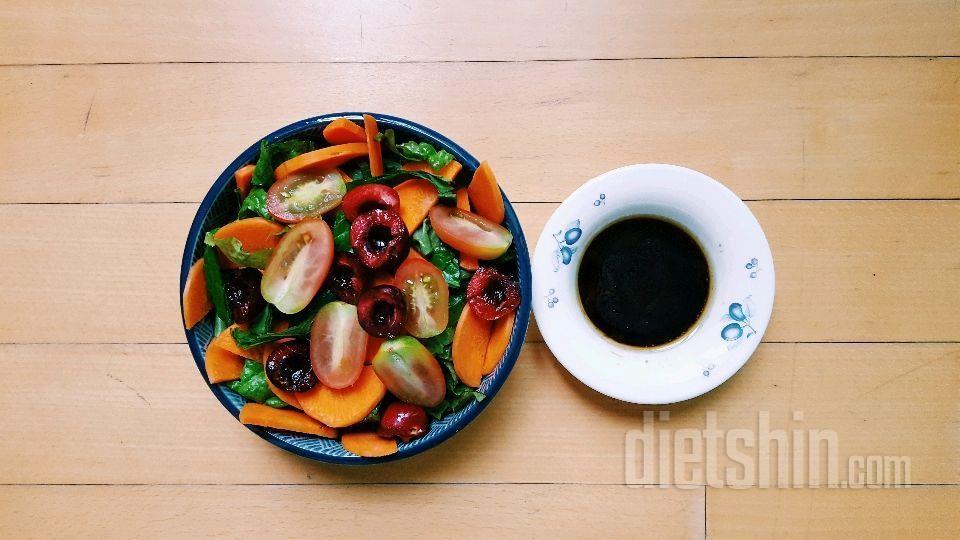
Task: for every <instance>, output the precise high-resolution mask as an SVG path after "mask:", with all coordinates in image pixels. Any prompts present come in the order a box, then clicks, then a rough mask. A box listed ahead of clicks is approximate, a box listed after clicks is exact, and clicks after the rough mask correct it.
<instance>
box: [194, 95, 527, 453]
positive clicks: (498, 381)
mask: <svg viewBox="0 0 960 540" xmlns="http://www.w3.org/2000/svg"><path fill="white" fill-rule="evenodd" d="M361 114H362V113H352V112H348V113H335V114H327V115H323V116H317V117H314V118H308V119H306V120H301V121H299V122H296V123H293V124H290V125H289V126H286V127H284V128H281V129H278V130H277V131H274V132H273V133H271V134H269V135H267V136H266V139H267V141H270V142H274V141H280V140H284V139H288V138H291V137H294V136H298V137H303V138H311V139H315V140H318V141H320V140H322V139H321V132H322V130H323V128H324V127H325V126H326V125H327V124H328V123H329V122H330V121H331V120H333V119H335V118H341V117H346V118H349V119H351V120H354V121H358V122H359V121H361ZM373 116H374V117H375V118H376V119H377V123H378V124H379V126H380V127H381V128H382V129H387V128H393V130H394V131H395V132H396V133H397V135H398V138H399V139H401V140H410V139H415V140H423V141H427V142H429V143H431V144H433V145H434V146H435V147H441V148H445V149H446V150H447V151H449V152H450V153H452V154H453V155H454V159H456V160H457V161H459V162H460V163H462V164H463V168H464V169H465V170H464V171H463V172H462V173H461V174H466V175H471V174H472V172H473V171H474V170H475V169H476V168H477V166H478V165H479V162H478V161H477V159H476V158H475V157H473V156H472V155H470V154H469V153H467V151H466V150H464V149H463V148H461V147H460V146H459V145H458V144H457V143H455V142H453V141H451V140H450V139H448V138H446V137H444V136H443V135H441V134H439V133H437V132H436V131H433V130H432V129H430V128H428V127H425V126H421V125H420V124H416V123H414V122H411V121H409V120H404V119H403V118H398V117H396V116H387V115H384V114H373ZM259 148H260V143H259V141H257V142H256V143H254V144H253V145H251V146H250V148H247V149H246V150H245V151H244V152H243V153H242V154H240V155H239V156H237V158H236V159H234V160H233V162H232V163H230V165H228V166H227V168H226V170H224V171H223V173H221V174H220V177H219V178H217V181H216V182H214V184H213V187H211V188H210V191H209V192H207V195H206V196H205V197H204V198H203V201H202V202H201V203H200V208H199V209H198V210H197V215H196V217H194V219H193V225H192V226H191V227H190V233H189V234H188V235H187V243H186V246H185V247H184V250H183V263H182V265H181V267H180V297H181V298H183V287H184V284H185V283H186V279H187V273H188V272H189V270H190V266H191V265H192V264H193V263H194V262H195V261H196V260H197V259H199V258H200V257H201V256H202V254H203V247H204V246H203V235H204V233H205V232H206V231H208V230H210V229H213V228H215V227H219V226H221V225H224V224H226V223H228V222H230V221H232V220H234V219H236V215H237V210H238V205H239V203H238V201H237V196H236V195H235V193H234V188H235V187H236V186H235V184H234V181H233V172H234V171H235V170H237V169H238V168H239V167H241V166H243V165H245V164H247V163H251V162H253V161H254V160H255V159H256V157H257V154H258V152H259ZM504 200H505V201H506V210H507V212H506V223H505V225H506V226H507V228H508V229H510V232H511V233H513V241H514V242H515V244H516V250H517V264H518V265H519V272H518V276H519V279H520V289H521V292H522V295H523V298H522V301H521V303H520V308H519V310H518V312H517V317H516V323H515V324H514V327H513V333H512V335H511V337H510V345H509V347H508V348H507V353H506V356H505V357H504V359H503V360H502V361H501V362H500V365H499V366H498V367H497V369H496V370H494V372H493V373H491V374H490V375H489V376H487V377H485V378H484V380H483V383H482V384H481V385H480V391H482V392H483V393H484V394H486V396H487V397H486V399H484V400H483V401H481V402H472V403H471V404H470V405H468V406H467V407H466V408H464V409H463V410H461V411H459V412H457V413H455V414H451V415H449V416H447V417H445V418H444V419H443V420H439V421H433V422H432V423H431V425H430V431H429V432H428V433H427V434H426V435H425V436H423V437H421V438H419V439H415V440H413V441H411V442H409V443H400V447H399V450H398V451H397V453H396V454H393V455H390V456H387V457H383V458H363V457H359V456H356V455H354V454H352V453H350V452H347V451H346V450H344V448H343V446H342V445H341V444H340V442H339V441H335V440H330V439H322V438H319V437H313V436H308V435H298V434H295V433H288V432H282V431H276V430H272V429H265V428H261V427H257V426H247V427H248V428H249V429H250V430H251V431H253V432H254V433H256V434H257V435H259V436H260V437H262V438H264V439H266V440H267V441H269V442H270V443H272V444H275V445H277V446H279V447H280V448H283V449H284V450H288V451H290V452H293V453H294V454H297V455H300V456H304V457H308V458H310V459H315V460H317V461H324V462H328V463H343V464H355V465H361V464H370V463H380V462H385V461H393V460H397V459H403V458H406V457H410V456H412V455H414V454H419V453H420V452H423V451H424V450H427V449H429V448H432V447H434V446H436V445H438V444H440V443H441V442H443V441H445V440H447V439H449V438H450V437H452V436H453V435H455V434H456V433H457V432H459V431H460V430H461V429H463V428H464V427H466V426H467V424H469V423H470V422H471V421H473V419H474V418H476V417H477V415H479V414H480V411H482V410H483V409H484V407H486V406H487V405H488V404H489V403H490V402H491V401H493V398H494V397H495V396H496V395H497V391H499V390H500V387H501V386H503V383H504V381H505V380H506V379H507V376H508V375H509V374H510V370H512V369H513V365H514V363H515V362H516V361H517V356H518V355H519V354H520V347H521V346H522V345H523V340H524V337H525V336H526V332H527V324H528V323H529V320H530V302H531V298H530V283H531V277H530V257H529V254H528V252H527V244H526V241H525V240H524V237H523V230H522V229H521V228H520V222H519V221H518V220H517V215H516V214H515V213H514V211H513V207H512V206H511V205H510V202H509V201H507V200H506V197H504ZM181 309H182V306H181ZM185 331H186V335H187V343H188V344H189V345H190V351H191V352H192V353H193V359H194V360H195V361H196V363H197V368H198V369H199V370H200V374H201V376H203V377H204V380H207V379H206V371H205V369H204V350H205V348H206V345H207V343H209V342H210V340H211V339H212V338H213V323H212V322H211V321H210V317H207V318H206V319H204V320H203V321H202V322H200V323H199V324H197V325H196V326H194V327H193V328H192V329H190V330H185ZM207 384H208V385H209V386H210V391H211V392H213V395H215V396H217V399H219V400H220V403H222V404H223V406H224V407H226V408H227V410H228V411H230V414H232V415H233V416H234V417H237V416H238V415H239V414H240V408H241V407H242V406H243V404H244V403H245V400H244V399H243V398H242V397H240V396H239V395H237V394H236V393H234V392H233V391H232V390H230V389H228V388H226V387H224V386H222V385H219V384H210V383H209V380H208V381H207Z"/></svg>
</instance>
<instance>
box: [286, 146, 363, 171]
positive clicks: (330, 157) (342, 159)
mask: <svg viewBox="0 0 960 540" xmlns="http://www.w3.org/2000/svg"><path fill="white" fill-rule="evenodd" d="M365 155H367V143H359V142H356V143H347V144H338V145H336V146H328V147H326V148H321V149H319V150H314V151H312V152H307V153H304V154H300V155H299V156H296V157H293V158H290V159H288V160H286V161H284V162H283V163H281V164H280V165H279V166H278V167H277V168H276V169H274V171H273V178H274V179H276V180H283V179H284V178H286V177H287V176H290V175H291V174H294V173H298V172H303V171H309V170H311V169H321V168H324V167H339V166H340V165H343V164H344V163H346V162H348V161H350V160H351V159H357V158H358V157H362V156H365Z"/></svg>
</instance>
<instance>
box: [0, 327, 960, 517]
mask: <svg viewBox="0 0 960 540" xmlns="http://www.w3.org/2000/svg"><path fill="white" fill-rule="evenodd" d="M958 360H960V346H958V345H933V344H931V345H872V344H871V345H865V344H859V345H858V344H845V345H837V344H808V345H792V344H763V345H761V346H760V348H759V349H758V352H757V353H756V355H755V356H754V357H753V358H752V359H751V360H750V362H749V363H748V364H747V365H746V366H745V367H744V368H743V370H742V371H741V373H739V374H738V375H737V376H735V377H734V378H732V379H731V380H730V381H728V382H727V383H726V384H724V385H723V386H721V387H720V388H719V389H717V390H715V391H714V392H712V393H710V394H708V395H706V396H704V397H701V398H698V399H695V400H692V401H689V402H685V403H681V404H677V405H673V406H667V407H657V408H652V407H644V406H637V405H630V404H626V403H622V402H618V401H615V400H613V399H610V398H606V397H604V396H601V395H599V394H597V393H595V392H593V391H591V390H589V389H588V388H586V387H585V386H583V385H581V384H580V383H578V382H577V381H576V380H574V379H573V378H572V377H571V376H569V375H568V374H567V372H566V371H565V370H564V369H563V368H562V367H561V366H560V365H559V364H558V363H557V362H556V361H555V360H554V357H553V356H552V355H551V354H550V353H549V351H548V350H547V349H546V347H545V346H544V345H543V344H536V343H528V344H527V345H526V346H525V347H524V350H523V352H522V354H521V357H520V359H519V361H518V363H517V366H516V368H515V369H514V371H513V373H512V374H511V376H510V379H509V380H508V381H507V384H506V385H505V386H504V387H503V389H502V391H501V393H500V394H498V395H497V397H496V398H495V399H494V401H493V402H492V403H491V404H490V406H489V407H488V408H487V409H486V411H485V412H484V413H483V414H482V415H481V416H480V417H479V418H478V419H477V420H476V421H474V422H473V423H472V424H471V425H470V426H469V427H468V428H467V429H465V430H464V431H463V432H462V433H460V434H458V435H457V436H456V437H454V438H452V439H451V440H449V441H447V442H445V443H443V444H441V445H440V446H438V447H436V448H434V449H432V450H430V451H429V452H427V453H425V454H421V455H419V456H416V457H414V458H411V459H409V460H404V461H402V462H397V463H390V464H386V465H383V466H378V467H336V466H329V465H323V464H317V463H313V462H310V461H308V460H305V459H302V458H300V457H297V456H295V455H292V454H288V453H286V452H284V451H282V450H280V449H278V448H275V447H272V446H270V445H269V444H268V443H266V442H265V441H262V440H261V439H259V438H258V437H257V436H255V435H254V434H252V433H250V432H249V431H247V430H246V429H245V428H243V427H242V426H240V425H239V424H238V423H237V421H236V420H235V419H234V418H233V417H232V416H230V415H229V414H227V413H226V412H225V411H224V410H223V408H222V407H221V405H220V404H219V403H218V402H217V401H216V399H215V398H214V397H213V396H212V395H211V394H210V393H209V391H208V390H207V389H206V386H205V384H204V382H203V380H202V378H201V377H200V375H199V373H198V372H197V370H196V367H195V366H194V364H193V360H192V359H191V357H190V353H189V352H188V350H187V348H186V346H185V345H4V346H0V366H2V367H3V371H4V373H5V376H6V377H7V379H8V380H10V381H20V382H24V381H26V382H27V383H26V384H30V386H29V388H30V392H29V393H28V395H27V394H24V393H23V392H13V391H11V392H3V393H0V409H2V410H5V411H8V412H9V414H6V415H4V416H3V417H2V418H0V433H3V434H4V436H3V437H0V455H3V456H4V459H3V460H2V461H0V483H5V484H6V483H17V484H21V483H71V484H72V483H110V484H114V483H124V484H128V483H134V484H142V483H174V484H181V483H183V484H205V483H212V484H235V483H242V484H260V483H268V484H272V483H297V484H314V483H316V484H331V483H332V484H340V483H368V482H374V483H377V482H380V483H382V482H413V483H420V482H435V483H463V482H478V483H501V482H508V483H516V482H520V483H529V482H535V483H539V482H545V483H592V484H623V483H625V482H626V481H628V480H629V481H630V482H631V483H633V482H636V481H640V480H642V479H638V478H635V477H633V476H632V475H631V477H630V478H627V476H626V472H625V471H626V470H627V469H625V465H626V463H627V459H626V455H625V448H626V442H625V441H626V439H625V436H626V433H627V431H628V430H632V429H642V428H643V412H644V411H645V410H663V411H669V413H670V417H669V419H668V420H665V421H658V422H657V423H656V424H655V427H656V428H664V429H681V428H692V429H698V430H700V429H704V427H705V426H706V425H707V424H706V422H707V419H706V414H707V412H709V411H714V412H716V415H717V426H718V428H719V429H722V430H730V429H734V428H740V429H750V430H753V431H754V432H756V431H757V430H758V415H759V412H760V411H767V412H769V418H770V425H771V429H786V430H790V429H795V428H796V429H810V428H816V429H830V430H834V431H835V432H836V434H837V439H838V457H839V462H840V464H841V465H842V467H841V470H840V471H839V474H840V475H841V478H847V467H846V464H847V463H848V459H849V456H854V455H877V454H883V455H891V456H908V457H910V458H911V460H912V461H911V471H910V482H912V483H957V482H960V476H958V475H960V472H958V471H960V433H958V431H957V430H956V429H955V427H956V426H955V424H956V412H957V404H956V386H957V382H958V381H960V361H958ZM21 386H22V384H21ZM794 411H801V412H802V413H803V414H804V418H803V420H802V421H793V420H792V418H793V416H792V415H793V412H794ZM932 435H935V436H932ZM660 455H661V451H660V450H657V452H656V454H655V456H654V459H655V460H659V459H660ZM663 455H668V454H667V453H666V452H664V453H663ZM754 456H755V462H756V464H757V468H756V470H757V471H758V472H757V474H756V475H755V476H754V478H755V480H754V483H756V482H757V481H759V471H760V466H761V465H763V463H764V460H762V459H761V458H760V457H757V454H754ZM641 457H642V456H641ZM717 457H718V459H717V460H716V461H715V466H711V467H709V471H714V472H717V471H719V472H722V471H723V469H722V468H723V467H727V466H733V465H732V464H731V462H730V461H729V460H727V459H726V458H725V457H724V456H723V455H718V456H717ZM775 459H776V456H771V461H774V460H775ZM631 463H635V462H634V461H632V460H631ZM641 465H642V463H641ZM771 470H775V469H772V468H771ZM703 478H709V477H703ZM721 478H722V479H723V480H724V485H742V484H750V482H747V479H746V477H745V476H744V475H743V474H739V473H737V474H734V475H723V476H722V477H721ZM653 480H654V482H653V483H660V482H661V481H663V482H664V483H669V482H671V481H672V480H674V479H672V478H669V477H664V478H659V477H658V478H655V479H653ZM677 480H678V481H682V482H683V483H687V484H693V485H698V484H701V483H702V482H703V481H704V480H703V479H700V480H699V481H698V480H697V478H695V477H693V476H692V475H691V476H688V477H687V478H685V479H677ZM788 481H792V480H791V479H790V478H788ZM807 483H809V482H807ZM3 506H4V505H0V507H3Z"/></svg>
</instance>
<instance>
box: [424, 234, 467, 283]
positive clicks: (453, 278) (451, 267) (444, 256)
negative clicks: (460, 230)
mask: <svg viewBox="0 0 960 540" xmlns="http://www.w3.org/2000/svg"><path fill="white" fill-rule="evenodd" d="M429 259H430V262H431V263H432V264H433V265H434V266H436V267H437V268H439V269H440V272H442V273H443V279H444V280H446V282H447V285H449V286H450V287H453V288H458V287H460V285H461V283H460V270H461V269H460V258H459V257H457V254H456V252H454V251H453V250H452V249H450V248H448V247H447V246H445V245H443V244H441V245H439V246H437V247H435V248H433V252H432V253H431V254H430V257H429Z"/></svg>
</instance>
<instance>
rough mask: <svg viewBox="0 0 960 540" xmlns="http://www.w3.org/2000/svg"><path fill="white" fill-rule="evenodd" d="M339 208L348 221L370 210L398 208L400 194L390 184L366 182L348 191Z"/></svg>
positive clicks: (394, 210) (392, 209)
mask: <svg viewBox="0 0 960 540" xmlns="http://www.w3.org/2000/svg"><path fill="white" fill-rule="evenodd" d="M340 208H341V209H342V210H343V213H344V214H345V215H346V216H347V219H349V220H350V221H353V220H355V219H357V216H359V215H361V214H366V213H367V212H369V211H371V210H389V211H391V212H396V211H397V209H398V208H400V195H399V194H398V193H397V191H396V190H395V189H393V188H392V187H390V186H386V185H384V184H367V185H365V186H360V187H358V188H354V189H352V190H350V191H348V192H347V195H346V197H344V198H343V203H342V206H341V207H340Z"/></svg>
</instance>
